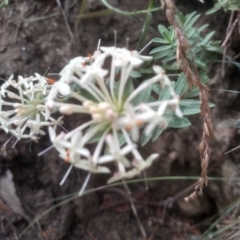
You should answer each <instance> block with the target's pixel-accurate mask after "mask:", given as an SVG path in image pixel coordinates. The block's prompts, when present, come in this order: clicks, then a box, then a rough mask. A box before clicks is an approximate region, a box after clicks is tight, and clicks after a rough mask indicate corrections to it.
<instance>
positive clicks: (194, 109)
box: [179, 99, 214, 116]
mask: <svg viewBox="0 0 240 240" xmlns="http://www.w3.org/2000/svg"><path fill="white" fill-rule="evenodd" d="M200 104H201V102H200V101H199V100H194V99H184V100H181V101H180V104H179V105H180V109H181V111H182V114H183V115H184V116H187V115H192V114H196V113H200V112H201V109H200ZM209 107H214V104H212V103H209Z"/></svg>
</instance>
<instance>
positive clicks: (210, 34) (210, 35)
mask: <svg viewBox="0 0 240 240" xmlns="http://www.w3.org/2000/svg"><path fill="white" fill-rule="evenodd" d="M214 34H215V31H213V32H210V33H208V34H207V36H206V37H205V38H204V40H203V41H202V43H201V44H202V45H206V44H207V43H208V41H209V40H210V39H211V38H212V36H213V35H214Z"/></svg>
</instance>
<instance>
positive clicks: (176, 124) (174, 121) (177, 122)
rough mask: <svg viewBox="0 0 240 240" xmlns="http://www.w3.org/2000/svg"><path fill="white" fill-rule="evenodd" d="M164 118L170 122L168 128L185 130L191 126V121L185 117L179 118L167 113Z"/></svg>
mask: <svg viewBox="0 0 240 240" xmlns="http://www.w3.org/2000/svg"><path fill="white" fill-rule="evenodd" d="M164 117H165V119H166V121H167V122H168V127H171V128H184V127H188V126H190V125H191V123H190V121H189V120H188V119H187V118H185V117H182V118H178V117H177V116H176V115H174V114H169V113H165V114H164Z"/></svg>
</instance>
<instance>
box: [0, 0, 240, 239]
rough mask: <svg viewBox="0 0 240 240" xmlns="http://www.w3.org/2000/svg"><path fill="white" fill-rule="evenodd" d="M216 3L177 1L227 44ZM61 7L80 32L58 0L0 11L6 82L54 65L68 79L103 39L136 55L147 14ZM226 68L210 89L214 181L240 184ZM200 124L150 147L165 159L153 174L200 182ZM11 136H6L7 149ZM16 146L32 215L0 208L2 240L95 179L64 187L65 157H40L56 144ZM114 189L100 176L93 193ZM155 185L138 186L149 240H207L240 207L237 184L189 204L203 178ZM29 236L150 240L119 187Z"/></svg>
mask: <svg viewBox="0 0 240 240" xmlns="http://www.w3.org/2000/svg"><path fill="white" fill-rule="evenodd" d="M108 2H109V3H110V4H111V5H113V6H115V7H117V8H120V9H121V10H124V11H135V10H140V9H147V6H148V1H139V0H131V1H129V0H109V1H108ZM213 2H214V1H210V0H209V1H206V3H205V4H202V3H200V2H199V1H198V0H192V1H188V0H179V1H178V0H176V5H177V6H178V8H179V9H180V10H181V11H183V12H184V13H190V12H192V11H198V12H200V13H203V15H202V17H201V18H200V20H199V22H198V24H199V25H202V24H203V23H208V24H209V28H208V31H210V30H211V31H212V30H216V35H215V38H216V39H220V40H223V39H224V38H225V31H226V26H227V23H228V19H229V14H228V13H224V12H219V13H217V14H216V15H209V16H205V15H204V13H205V12H206V10H207V9H209V8H211V7H212V6H213ZM61 4H62V6H63V9H64V12H65V14H66V19H67V22H68V24H69V26H70V29H71V32H69V31H68V29H67V26H66V23H65V20H64V17H63V15H62V12H61V11H60V9H59V7H58V5H57V3H56V1H54V0H49V1H47V0H38V1H37V0H14V1H11V2H10V3H9V5H8V6H6V7H5V8H2V9H1V10H0V77H1V78H2V79H8V78H9V76H10V75H11V74H14V75H15V76H17V75H23V76H25V75H32V74H34V73H35V72H37V73H39V74H44V73H45V72H46V71H47V69H48V68H50V69H49V70H48V72H49V73H58V72H59V71H60V70H61V69H62V67H63V66H64V65H65V64H66V63H67V62H68V61H69V60H70V59H71V58H73V57H76V56H80V55H81V56H85V55H87V54H91V53H93V52H94V50H95V49H96V47H97V44H98V40H99V39H101V45H102V46H111V45H113V44H114V31H115V30H116V31H117V45H118V46H119V47H124V46H125V45H126V39H127V38H129V48H130V49H135V48H136V45H137V42H138V40H139V37H140V35H141V30H142V26H143V22H144V17H145V15H136V16H132V17H127V16H123V15H120V14H117V13H111V14H107V15H102V16H94V17H91V18H85V19H80V20H79V18H78V15H79V13H80V11H81V7H82V1H80V0H79V1H77V0H76V1H74V0H62V1H61ZM105 9H106V7H105V6H104V5H103V4H102V3H101V1H100V0H88V1H87V5H86V9H85V11H84V13H89V14H93V15H96V14H94V13H96V12H100V11H102V10H105ZM158 24H166V25H168V24H167V21H166V18H165V13H164V12H163V11H159V12H155V13H154V14H153V20H152V23H151V26H150V29H149V32H148V34H147V37H146V39H145V43H147V42H149V41H150V40H151V39H152V38H154V37H158V36H159V33H158V30H157V25H158ZM151 48H153V46H150V47H148V49H146V50H145V52H144V53H145V54H147V53H148V52H149V50H151ZM230 49H231V51H232V52H239V44H237V43H235V44H233V47H230ZM221 67H222V65H221V63H214V64H212V66H211V71H210V82H209V87H210V88H211V89H215V90H211V91H210V96H211V101H212V102H213V103H215V104H216V106H215V107H214V108H213V109H212V113H213V124H214V131H215V136H214V139H213V140H212V142H211V147H212V153H211V157H210V165H209V175H210V176H218V177H230V176H231V175H232V174H233V173H236V170H237V167H238V164H239V151H236V152H233V153H231V154H229V155H223V154H224V152H226V151H227V150H229V149H231V148H233V147H235V146H238V144H239V142H240V135H239V132H238V130H237V129H236V128H234V125H236V124H237V123H238V121H239V100H240V99H239V95H238V94H236V93H227V92H223V91H220V90H216V89H234V90H240V81H239V70H238V69H237V68H234V67H233V66H227V69H226V72H225V75H224V76H222V71H221ZM54 77H55V76H54ZM1 81H2V80H1ZM2 82H3V81H2ZM84 118H85V117H83V116H78V115H76V116H75V115H74V116H70V117H64V121H65V125H64V127H65V128H67V129H72V128H74V126H76V125H77V124H79V123H80V122H81V121H84V120H85V119H84ZM190 120H191V122H192V126H190V127H189V128H187V129H180V130H172V129H169V130H167V131H165V132H164V133H163V134H162V135H161V136H160V138H159V139H158V140H157V141H156V142H154V143H152V144H148V145H147V146H146V147H144V148H143V149H142V150H141V151H142V152H143V155H144V154H145V155H148V154H149V153H150V152H153V151H154V152H158V153H160V154H161V158H160V160H159V161H158V162H156V163H155V164H154V165H153V166H152V168H150V169H149V170H148V173H147V175H148V176H151V177H155V176H200V172H201V169H200V159H199V154H198V145H199V142H200V138H201V124H202V120H201V117H200V116H194V117H191V118H190ZM8 138H9V136H7V135H6V134H5V133H3V132H1V133H0V145H3V144H4V143H5V142H6V141H7V139H8ZM14 141H15V140H11V141H10V142H9V143H8V145H7V148H6V149H2V156H1V159H0V172H1V174H2V175H4V174H5V173H6V171H7V169H10V170H11V172H12V173H13V181H14V183H15V186H16V189H17V194H18V196H19V198H20V200H21V203H22V206H23V208H24V211H25V212H26V213H27V215H28V216H29V218H28V219H25V218H22V217H21V216H20V215H18V214H17V213H15V212H14V211H13V210H12V209H11V208H8V206H7V205H6V203H4V202H3V201H0V214H1V218H0V239H17V238H16V236H18V235H19V234H20V233H21V232H22V231H23V230H24V229H25V228H26V227H27V226H28V225H29V223H30V222H32V221H33V219H34V218H36V217H39V216H41V214H42V213H44V212H45V211H47V210H48V209H49V208H51V207H54V206H56V204H58V203H59V202H60V200H58V199H56V198H59V197H61V196H65V195H68V194H71V193H73V192H76V191H78V190H79V189H80V187H81V184H82V182H83V181H84V179H85V177H86V173H85V172H83V171H81V170H79V169H74V170H73V171H72V172H71V174H70V176H69V177H68V179H67V181H66V182H65V184H64V185H63V186H59V182H60V181H61V179H62V177H63V175H64V174H65V172H66V170H67V169H68V165H67V164H66V163H64V162H63V161H62V160H61V159H59V158H58V155H57V153H56V151H54V150H51V151H49V152H48V153H47V154H45V155H43V156H41V157H38V153H39V152H41V151H42V150H44V149H46V148H47V147H48V146H50V142H49V139H48V137H47V136H45V137H43V138H42V139H41V140H40V142H39V144H36V143H30V142H24V141H23V142H19V143H17V145H16V146H15V148H12V145H13V144H14ZM105 182H106V178H105V177H103V176H100V175H97V176H94V177H93V178H92V179H91V182H90V184H89V186H88V188H89V189H90V188H94V187H99V186H102V185H104V184H105ZM149 186H150V189H149V191H146V190H145V188H144V184H142V183H139V184H131V185H130V189H131V191H132V197H133V199H134V201H135V204H136V208H137V209H138V213H139V216H140V220H141V222H142V224H143V226H144V228H145V230H146V232H147V236H148V239H149V240H154V239H156V240H158V239H159V240H161V239H176V240H180V239H189V240H195V239H198V238H199V236H201V233H202V232H203V231H204V230H205V229H207V228H208V227H209V226H210V225H211V223H212V222H213V220H211V219H210V220H208V219H209V218H210V217H211V216H213V215H214V214H217V213H218V212H219V211H221V210H222V209H223V208H224V207H225V206H227V204H229V203H231V202H232V201H233V200H234V199H235V198H236V194H235V195H234V193H235V192H236V191H237V186H231V185H230V183H229V182H214V181H210V183H209V186H208V187H207V188H206V189H205V190H204V194H203V196H202V197H200V198H198V199H197V200H196V201H190V202H185V201H184V200H183V198H184V197H186V196H188V194H189V193H191V192H192V191H193V188H194V181H190V180H188V181H187V180H186V181H179V180H178V181H161V182H156V181H155V182H150V183H149ZM61 201H62V200H61ZM204 220H206V221H204ZM203 221H204V222H203ZM21 239H25V240H32V239H35V240H37V239H44V240H45V239H46V240H55V239H56V240H63V239H64V240H80V239H83V240H95V239H98V240H121V239H124V240H140V239H142V237H141V233H140V231H139V228H138V225H137V222H136V219H135V218H134V215H133V213H132V211H131V207H130V204H129V202H128V199H127V198H126V193H124V191H123V189H122V188H121V187H116V188H110V189H105V190H101V191H96V192H93V193H92V194H89V195H87V196H85V197H83V198H78V199H75V200H72V201H69V202H68V203H65V204H63V205H61V206H56V207H55V208H53V210H52V211H50V212H49V213H48V214H46V215H44V216H42V217H40V218H39V221H38V222H37V223H36V224H35V225H34V226H32V227H31V228H29V230H28V231H27V232H26V233H25V235H24V236H22V238H21Z"/></svg>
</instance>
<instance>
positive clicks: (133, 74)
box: [130, 70, 142, 78]
mask: <svg viewBox="0 0 240 240" xmlns="http://www.w3.org/2000/svg"><path fill="white" fill-rule="evenodd" d="M141 76H142V74H141V73H140V72H137V71H134V70H132V72H131V73H130V77H132V78H139V77H141Z"/></svg>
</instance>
